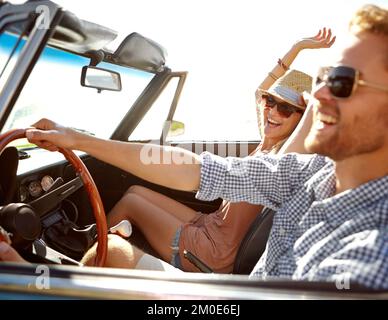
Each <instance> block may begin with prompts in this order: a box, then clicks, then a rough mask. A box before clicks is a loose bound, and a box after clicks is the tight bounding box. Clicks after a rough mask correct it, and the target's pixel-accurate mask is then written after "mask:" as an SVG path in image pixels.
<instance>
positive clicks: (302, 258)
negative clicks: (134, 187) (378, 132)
mask: <svg viewBox="0 0 388 320" xmlns="http://www.w3.org/2000/svg"><path fill="white" fill-rule="evenodd" d="M197 198H199V199H202V200H208V201H211V200H214V199H217V198H223V199H227V200H230V201H233V202H239V201H247V202H251V203H256V204H262V205H264V206H266V207H269V208H271V209H274V210H276V214H275V217H274V222H273V226H272V230H271V233H270V236H269V239H268V242H267V247H266V250H265V252H264V254H263V255H262V257H261V258H260V260H259V261H258V263H257V264H256V266H255V268H254V269H253V271H252V273H251V277H253V276H258V277H261V278H265V277H267V276H268V277H272V276H275V277H285V278H292V279H300V280H312V281H334V282H336V284H338V285H339V286H342V288H347V287H346V286H348V287H350V288H351V284H352V283H356V284H358V285H362V286H366V287H369V288H372V289H388V176H385V177H382V178H379V179H376V180H373V181H370V182H368V183H365V184H363V185H361V186H359V187H357V188H356V189H353V190H348V191H346V192H342V193H340V194H337V195H335V175H334V163H333V161H331V160H330V159H328V158H325V157H322V156H318V155H300V154H299V155H297V154H286V155H283V156H280V155H268V154H267V155H258V156H254V157H246V158H243V159H240V158H222V157H218V156H214V155H212V154H210V153H207V152H205V153H203V154H202V167H201V183H200V188H199V191H198V193H197ZM241 214H244V213H243V212H242V213H241ZM337 287H338V286H337Z"/></svg>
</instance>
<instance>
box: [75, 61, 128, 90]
mask: <svg viewBox="0 0 388 320" xmlns="http://www.w3.org/2000/svg"><path fill="white" fill-rule="evenodd" d="M81 85H82V86H83V87H87V88H95V89H97V90H98V92H101V91H102V90H110V91H121V77H120V73H118V72H115V71H111V70H107V69H101V68H98V67H92V66H84V67H83V68H82V73H81Z"/></svg>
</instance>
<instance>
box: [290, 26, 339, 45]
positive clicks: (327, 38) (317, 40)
mask: <svg viewBox="0 0 388 320" xmlns="http://www.w3.org/2000/svg"><path fill="white" fill-rule="evenodd" d="M335 39H336V37H335V36H334V37H332V33H331V29H330V28H329V29H326V28H323V29H320V30H319V31H318V33H317V34H316V35H315V36H314V37H310V38H303V39H301V40H299V41H298V42H297V43H296V44H295V46H296V47H297V48H298V49H299V50H303V49H322V48H330V47H331V46H332V45H333V43H334V42H335Z"/></svg>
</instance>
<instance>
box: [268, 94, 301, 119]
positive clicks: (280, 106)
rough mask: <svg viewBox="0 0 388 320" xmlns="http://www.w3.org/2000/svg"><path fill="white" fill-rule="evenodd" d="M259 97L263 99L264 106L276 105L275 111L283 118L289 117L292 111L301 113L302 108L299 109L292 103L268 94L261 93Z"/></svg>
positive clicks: (272, 106)
mask: <svg viewBox="0 0 388 320" xmlns="http://www.w3.org/2000/svg"><path fill="white" fill-rule="evenodd" d="M261 99H262V100H264V102H265V106H266V107H268V108H271V109H272V108H274V107H275V106H277V111H278V113H279V115H280V116H281V117H283V118H288V117H290V116H291V115H292V114H293V113H294V112H298V113H303V110H302V109H299V108H297V107H295V106H293V105H292V104H289V103H287V102H283V101H278V100H276V99H275V98H274V97H273V96H272V95H270V94H263V95H262V96H261Z"/></svg>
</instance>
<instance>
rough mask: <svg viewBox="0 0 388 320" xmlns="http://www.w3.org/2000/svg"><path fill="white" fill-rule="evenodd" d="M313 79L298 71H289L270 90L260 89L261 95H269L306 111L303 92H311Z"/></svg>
mask: <svg viewBox="0 0 388 320" xmlns="http://www.w3.org/2000/svg"><path fill="white" fill-rule="evenodd" d="M312 81H313V78H312V77H310V76H309V75H308V74H306V73H304V72H301V71H298V70H288V71H287V72H286V73H285V74H284V75H283V76H282V77H280V78H279V79H278V80H276V81H275V83H274V84H273V85H272V86H271V87H270V88H269V89H268V90H261V89H259V92H260V95H263V94H265V93H269V94H271V95H273V96H275V97H277V98H279V99H281V100H283V101H285V102H288V103H289V104H292V105H293V106H295V107H298V108H301V109H304V108H305V106H304V105H302V104H301V101H303V96H302V93H303V91H307V92H309V93H310V92H311V88H312Z"/></svg>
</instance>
